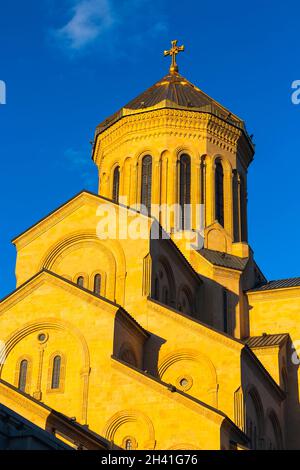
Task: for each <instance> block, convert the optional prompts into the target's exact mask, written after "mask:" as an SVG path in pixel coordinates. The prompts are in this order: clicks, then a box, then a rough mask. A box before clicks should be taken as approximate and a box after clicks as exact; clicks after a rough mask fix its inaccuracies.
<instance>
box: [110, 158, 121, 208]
mask: <svg viewBox="0 0 300 470" xmlns="http://www.w3.org/2000/svg"><path fill="white" fill-rule="evenodd" d="M119 189H120V167H119V166H117V167H116V168H115V170H114V176H113V194H112V198H113V201H114V202H117V203H118V202H119Z"/></svg>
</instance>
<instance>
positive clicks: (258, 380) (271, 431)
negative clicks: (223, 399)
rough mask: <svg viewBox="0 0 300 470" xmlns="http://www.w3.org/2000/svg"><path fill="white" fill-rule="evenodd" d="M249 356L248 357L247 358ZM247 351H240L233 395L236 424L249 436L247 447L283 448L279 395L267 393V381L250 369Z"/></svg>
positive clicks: (255, 369)
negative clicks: (238, 377) (239, 382)
mask: <svg viewBox="0 0 300 470" xmlns="http://www.w3.org/2000/svg"><path fill="white" fill-rule="evenodd" d="M249 359H250V360H249ZM251 363H252V361H251V357H250V356H249V351H248V350H246V349H243V351H242V354H241V378H242V387H241V390H240V396H239V397H238V395H237V394H236V396H235V413H236V415H239V416H240V417H242V418H241V420H240V425H241V426H242V427H243V430H244V432H245V433H246V434H247V436H248V437H249V439H250V448H251V449H254V450H256V449H258V450H281V449H284V435H283V432H282V429H283V428H284V426H283V423H282V417H281V406H282V405H283V402H282V398H280V396H278V393H280V392H279V391H278V392H276V393H277V398H275V397H274V395H272V396H271V395H270V394H269V392H266V390H267V388H266V387H267V382H266V381H265V379H264V377H263V374H264V373H263V372H262V371H260V369H259V368H257V367H256V366H255V364H254V368H253V370H251Z"/></svg>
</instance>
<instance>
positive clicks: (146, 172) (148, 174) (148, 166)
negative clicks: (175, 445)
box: [141, 155, 152, 215]
mask: <svg viewBox="0 0 300 470" xmlns="http://www.w3.org/2000/svg"><path fill="white" fill-rule="evenodd" d="M151 190H152V157H151V155H146V156H145V157H144V158H143V160H142V191H141V203H142V206H143V207H142V211H143V210H144V211H145V209H147V214H148V215H151Z"/></svg>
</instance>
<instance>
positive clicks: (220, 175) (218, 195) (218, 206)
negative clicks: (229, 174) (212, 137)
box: [215, 160, 224, 226]
mask: <svg viewBox="0 0 300 470" xmlns="http://www.w3.org/2000/svg"><path fill="white" fill-rule="evenodd" d="M215 218H216V220H217V221H218V222H219V224H221V225H223V226H224V172H223V166H222V163H221V161H220V160H217V161H216V168H215Z"/></svg>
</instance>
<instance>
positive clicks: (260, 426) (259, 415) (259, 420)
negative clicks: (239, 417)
mask: <svg viewBox="0 0 300 470" xmlns="http://www.w3.org/2000/svg"><path fill="white" fill-rule="evenodd" d="M251 403H252V405H253V407H254V410H255V416H253V415H251ZM249 409H250V411H249ZM264 421H265V420H264V408H263V404H262V401H261V398H260V395H259V393H258V391H257V388H256V387H255V386H254V385H252V384H251V385H249V386H248V388H247V390H246V393H245V425H246V429H245V431H246V434H247V435H248V437H249V438H250V439H251V445H252V448H254V449H256V448H261V447H262V442H263V439H264V435H265V423H264Z"/></svg>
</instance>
